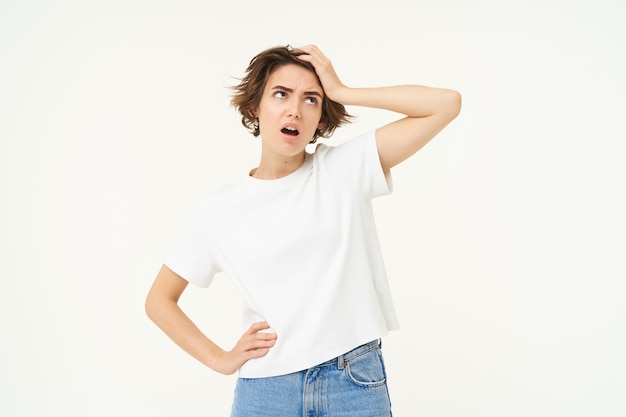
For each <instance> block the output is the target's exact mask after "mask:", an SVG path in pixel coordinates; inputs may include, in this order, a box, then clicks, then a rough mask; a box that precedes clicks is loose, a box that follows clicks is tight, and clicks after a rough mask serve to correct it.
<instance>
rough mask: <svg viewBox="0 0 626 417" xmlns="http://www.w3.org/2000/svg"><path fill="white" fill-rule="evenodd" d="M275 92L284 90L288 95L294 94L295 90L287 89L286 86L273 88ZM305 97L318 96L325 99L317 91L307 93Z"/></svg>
mask: <svg viewBox="0 0 626 417" xmlns="http://www.w3.org/2000/svg"><path fill="white" fill-rule="evenodd" d="M275 90H284V91H286V92H288V93H293V88H289V87H285V86H284V85H276V86H274V87H272V91H275ZM304 95H305V96H317V97H319V98H323V97H322V95H321V94H320V93H319V92H317V91H305V92H304Z"/></svg>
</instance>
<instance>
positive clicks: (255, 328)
mask: <svg viewBox="0 0 626 417" xmlns="http://www.w3.org/2000/svg"><path fill="white" fill-rule="evenodd" d="M269 328H270V325H269V323H268V322H266V321H259V322H256V323H252V325H251V326H250V328H249V329H248V331H247V332H246V334H255V333H257V332H259V331H261V330H265V329H269Z"/></svg>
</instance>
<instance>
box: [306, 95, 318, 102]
mask: <svg viewBox="0 0 626 417" xmlns="http://www.w3.org/2000/svg"><path fill="white" fill-rule="evenodd" d="M305 101H306V102H307V103H309V104H317V102H318V101H317V97H312V96H311V97H307V98H306V99H305Z"/></svg>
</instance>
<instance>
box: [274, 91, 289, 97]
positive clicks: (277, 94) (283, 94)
mask: <svg viewBox="0 0 626 417" xmlns="http://www.w3.org/2000/svg"><path fill="white" fill-rule="evenodd" d="M274 97H278V98H285V97H287V93H286V92H284V91H276V92H275V93H274Z"/></svg>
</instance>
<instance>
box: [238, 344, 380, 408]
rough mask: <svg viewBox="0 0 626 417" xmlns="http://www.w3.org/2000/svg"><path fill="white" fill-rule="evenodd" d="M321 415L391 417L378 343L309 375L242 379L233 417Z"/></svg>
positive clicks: (309, 371)
mask: <svg viewBox="0 0 626 417" xmlns="http://www.w3.org/2000/svg"><path fill="white" fill-rule="evenodd" d="M322 416H325V417H326V416H329V417H389V416H391V402H390V400H389V391H388V390H387V373H386V371H385V364H384V362H383V355H382V351H381V349H380V343H379V341H377V340H376V341H373V342H370V343H368V344H365V345H362V346H359V347H357V348H356V349H353V350H351V351H350V352H348V353H345V354H343V355H341V356H339V357H337V358H335V359H332V360H329V361H328V362H324V363H322V364H320V365H317V366H315V367H313V368H310V369H306V370H304V371H300V372H295V373H292V374H287V375H280V376H275V377H268V378H239V379H238V380H237V385H236V387H235V397H234V401H233V407H232V414H231V417H322Z"/></svg>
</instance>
